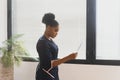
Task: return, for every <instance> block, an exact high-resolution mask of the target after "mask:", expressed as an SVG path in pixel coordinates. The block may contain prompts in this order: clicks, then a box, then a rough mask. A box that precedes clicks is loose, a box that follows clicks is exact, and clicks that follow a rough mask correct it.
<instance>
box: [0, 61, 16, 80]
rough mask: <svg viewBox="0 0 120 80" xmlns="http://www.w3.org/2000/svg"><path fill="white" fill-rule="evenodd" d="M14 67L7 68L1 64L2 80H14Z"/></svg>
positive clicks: (0, 77)
mask: <svg viewBox="0 0 120 80" xmlns="http://www.w3.org/2000/svg"><path fill="white" fill-rule="evenodd" d="M13 75H14V67H9V68H5V67H4V66H3V65H2V64H1V63H0V80H14V76H13Z"/></svg>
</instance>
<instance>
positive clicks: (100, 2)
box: [96, 0, 120, 60]
mask: <svg viewBox="0 0 120 80" xmlns="http://www.w3.org/2000/svg"><path fill="white" fill-rule="evenodd" d="M119 3H120V0H97V3H96V4H97V7H96V10H97V11H96V12H97V23H96V24H97V25H96V58H97V59H102V60H120V5H119Z"/></svg>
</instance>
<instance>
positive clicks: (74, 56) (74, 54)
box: [68, 52, 77, 60]
mask: <svg viewBox="0 0 120 80" xmlns="http://www.w3.org/2000/svg"><path fill="white" fill-rule="evenodd" d="M68 57H69V59H70V60H72V59H75V58H76V57H77V52H76V53H71V54H70V55H68Z"/></svg>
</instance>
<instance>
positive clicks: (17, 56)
mask: <svg viewBox="0 0 120 80" xmlns="http://www.w3.org/2000/svg"><path fill="white" fill-rule="evenodd" d="M21 36H22V35H21V34H18V35H15V36H13V37H11V38H10V39H7V40H5V41H4V42H3V45H2V47H0V54H1V55H2V56H1V58H0V80H13V75H14V64H16V65H17V66H19V65H20V63H21V61H22V57H21V56H28V52H27V50H26V49H25V47H24V46H23V41H21V40H18V38H20V37H21Z"/></svg>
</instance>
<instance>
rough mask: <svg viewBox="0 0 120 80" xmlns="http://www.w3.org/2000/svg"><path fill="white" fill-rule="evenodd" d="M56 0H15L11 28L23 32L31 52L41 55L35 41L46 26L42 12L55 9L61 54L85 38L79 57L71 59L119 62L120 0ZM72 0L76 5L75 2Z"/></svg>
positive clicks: (104, 62)
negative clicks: (58, 25) (37, 50)
mask: <svg viewBox="0 0 120 80" xmlns="http://www.w3.org/2000/svg"><path fill="white" fill-rule="evenodd" d="M8 1H9V0H8ZM10 1H11V0H10ZM40 1H42V2H40ZM54 1H56V0H51V1H50V2H49V0H44V1H43V0H36V1H34V0H30V1H29V0H26V1H23V0H12V4H13V5H12V7H13V10H12V8H11V10H12V12H13V13H12V16H13V17H12V22H13V23H12V24H13V26H12V28H11V31H12V32H13V34H17V33H23V34H24V36H23V39H24V41H25V44H26V47H27V48H28V50H29V51H30V53H31V56H38V55H37V52H36V49H35V45H36V42H37V40H38V38H39V37H40V36H41V35H42V34H43V31H44V29H45V27H44V25H43V24H42V23H41V19H42V16H43V15H44V13H47V12H53V13H55V15H56V19H57V20H58V21H59V23H60V28H61V29H60V32H59V35H58V37H57V38H56V39H55V42H56V43H57V44H58V46H59V48H60V51H61V52H59V53H61V54H59V57H63V56H65V55H67V54H66V53H69V52H71V51H75V50H76V49H77V46H79V43H80V42H82V41H84V42H83V45H82V48H81V49H80V52H79V53H80V55H78V58H77V59H76V60H72V61H69V62H68V63H76V64H100V65H120V55H119V47H120V46H119V43H120V42H119V40H120V36H119V35H120V34H119V33H120V30H119V26H120V24H119V20H120V15H119V14H120V10H119V7H120V6H119V2H120V1H119V0H111V1H108V0H59V1H57V2H58V3H59V4H55V2H54ZM46 2H47V3H46ZM9 3H10V2H9ZM60 3H61V4H60ZM73 3H75V4H76V5H74V6H73V5H72V4H73ZM10 4H11V3H10ZM39 4H41V5H39ZM49 4H55V5H54V6H48V5H49ZM26 5H27V6H26ZM31 5H36V6H31ZM61 5H62V6H61ZM106 5H107V6H106ZM54 8H56V9H54ZM63 10H64V11H63ZM74 12H75V13H74ZM68 13H69V14H68ZM36 16H37V17H36ZM9 21H11V20H9ZM9 24H10V23H8V25H9ZM73 26H74V27H73ZM75 27H76V28H75ZM8 32H9V31H8ZM71 35H72V36H71ZM63 38H65V39H64V40H63ZM71 45H72V46H71ZM68 47H69V48H68Z"/></svg>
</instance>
